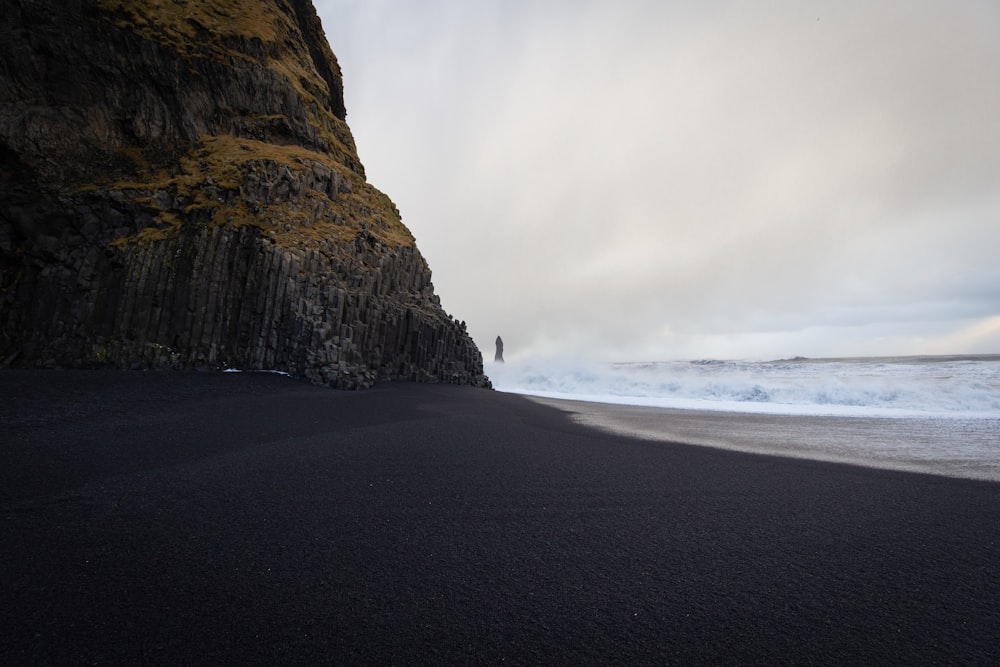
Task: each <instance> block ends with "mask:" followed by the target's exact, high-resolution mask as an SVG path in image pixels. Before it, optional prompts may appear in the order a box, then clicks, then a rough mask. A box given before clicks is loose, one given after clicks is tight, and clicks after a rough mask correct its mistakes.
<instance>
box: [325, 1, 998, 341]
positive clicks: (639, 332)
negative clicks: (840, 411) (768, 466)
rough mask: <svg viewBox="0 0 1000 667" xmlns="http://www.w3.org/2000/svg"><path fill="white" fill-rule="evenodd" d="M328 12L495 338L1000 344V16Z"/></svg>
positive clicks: (398, 190) (421, 214) (384, 176)
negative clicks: (999, 323)
mask: <svg viewBox="0 0 1000 667" xmlns="http://www.w3.org/2000/svg"><path fill="white" fill-rule="evenodd" d="M317 8H318V9H319V11H320V14H321V16H322V18H323V23H324V27H325V29H326V32H327V36H328V37H329V39H330V42H331V45H332V46H333V49H334V52H335V53H336V54H337V56H338V58H339V60H340V62H341V67H342V68H343V70H344V76H345V90H346V97H347V108H348V122H349V123H350V125H351V128H352V130H353V131H354V134H355V137H356V139H357V142H358V146H359V149H360V152H361V158H362V160H363V161H364V163H365V165H366V167H367V169H368V174H369V179H370V180H371V181H372V182H373V183H374V184H375V185H376V186H377V187H379V188H381V189H382V190H384V191H385V192H387V193H388V194H389V195H390V196H391V197H392V198H393V200H394V201H395V202H396V203H397V205H398V206H399V208H400V210H401V212H402V214H403V218H404V222H406V223H407V225H408V226H409V227H410V229H411V230H412V231H413V232H414V234H415V235H416V237H417V242H418V244H419V246H420V248H421V250H422V251H423V253H424V255H425V256H426V257H427V259H428V261H429V263H430V265H431V267H432V268H433V269H434V271H435V274H434V276H435V279H434V282H435V286H436V288H437V290H438V292H439V294H440V295H441V298H442V301H443V303H444V305H445V307H446V308H448V309H449V310H450V311H451V312H453V313H454V314H455V315H456V316H457V317H459V318H461V319H464V320H466V321H467V322H468V323H469V327H470V331H471V332H472V334H473V336H474V337H475V338H476V340H477V342H478V343H479V344H480V346H481V347H482V348H483V349H485V350H489V349H491V345H492V340H493V338H494V337H495V336H496V335H497V334H498V333H499V334H502V335H503V336H504V339H505V341H507V348H508V351H507V354H508V356H512V357H515V358H516V356H517V355H519V354H528V353H537V354H550V353H557V352H561V353H565V354H574V353H580V352H581V351H582V350H586V351H587V352H588V354H591V355H592V356H596V357H601V358H607V359H652V358H656V359H663V358H678V357H681V358H683V357H706V356H714V357H724V356H730V357H732V356H738V357H761V356H784V355H792V354H804V355H810V356H820V355H838V354H855V353H878V354H892V353H898V354H905V353H915V352H923V351H931V350H933V351H937V352H942V351H950V352H963V351H966V352H975V351H979V352H985V351H997V350H1000V327H993V326H992V325H991V324H990V323H991V322H994V319H991V318H996V317H998V316H1000V262H997V261H996V258H995V255H996V248H1000V188H998V187H997V174H1000V120H997V119H1000V78H998V77H997V76H996V73H997V71H1000V9H998V8H997V6H996V4H995V3H993V2H990V1H988V0H982V1H972V0H966V1H960V2H954V3H940V2H929V1H927V2H919V1H918V2H911V3H905V4H895V3H893V4H889V3H885V4H880V3H867V2H865V3H861V2H762V3H728V2H717V3H663V2H620V3H603V2H577V1H574V2H568V1H567V2H560V1H554V0H550V1H548V2H516V1H514V2H510V1H507V2H499V1H495V2H476V3H463V2H448V1H444V0H438V1H431V2H406V1H403V0H398V1H390V0H383V1H378V0H366V1H365V2H336V1H332V0H327V1H325V2H323V1H320V2H317ZM991 327H992V328H991ZM944 344H950V345H954V346H961V347H962V348H963V349H952V350H941V349H940V347H941V346H942V345H944Z"/></svg>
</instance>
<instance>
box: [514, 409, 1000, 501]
mask: <svg viewBox="0 0 1000 667" xmlns="http://www.w3.org/2000/svg"><path fill="white" fill-rule="evenodd" d="M519 395H520V394H519ZM524 396H525V398H528V399H529V400H532V401H535V402H537V403H539V404H541V405H546V406H549V407H553V408H556V409H558V410H562V411H564V412H566V413H568V414H570V415H571V416H572V418H573V420H574V421H576V422H578V423H580V424H582V425H585V426H592V427H594V428H598V429H602V430H604V431H606V432H608V433H614V434H617V435H621V436H625V437H634V438H640V439H645V440H651V441H657V442H664V443H666V442H671V443H678V444H686V445H694V446H700V447H712V448H716V449H722V450H727V451H735V452H744V453H749V454H765V455H772V456H785V457H790V458H801V459H809V460H815V461H825V462H828V463H847V464H851V465H858V466H864V467H869V468H876V469H882V470H896V471H902V472H914V473H927V474H934V475H942V476H946V477H953V478H961V479H975V480H983V481H993V482H997V481H1000V435H998V434H1000V418H997V419H984V418H974V419H972V418H968V419H966V418H946V419H942V418H938V417H881V416H873V417H862V416H833V415H780V414H770V413H751V412H731V411H723V410H718V411H716V410H692V409H686V408H666V407H657V406H640V405H626V404H619V403H601V402H597V401H582V400H572V399H564V398H548V397H541V396H531V395H524ZM859 442H860V443H863V444H860V445H858V444H856V443H859ZM991 445H992V447H991Z"/></svg>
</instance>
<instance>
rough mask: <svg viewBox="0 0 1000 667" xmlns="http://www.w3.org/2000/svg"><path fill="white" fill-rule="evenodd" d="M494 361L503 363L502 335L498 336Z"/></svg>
mask: <svg viewBox="0 0 1000 667" xmlns="http://www.w3.org/2000/svg"><path fill="white" fill-rule="evenodd" d="M493 361H499V362H500V363H501V364H502V363H503V339H502V338H500V336H497V354H496V356H495V357H493Z"/></svg>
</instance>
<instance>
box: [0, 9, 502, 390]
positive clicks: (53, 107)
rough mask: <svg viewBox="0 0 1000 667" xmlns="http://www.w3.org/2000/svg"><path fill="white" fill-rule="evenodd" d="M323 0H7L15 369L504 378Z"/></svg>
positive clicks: (5, 197) (9, 341)
mask: <svg viewBox="0 0 1000 667" xmlns="http://www.w3.org/2000/svg"><path fill="white" fill-rule="evenodd" d="M344 120H345V109H344V101H343V87H342V83H341V75H340V69H339V66H338V65H337V61H336V59H335V57H334V55H333V53H332V52H331V51H330V48H329V46H328V44H327V42H326V38H325V36H324V34H323V30H322V26H321V25H320V22H319V19H318V17H317V16H316V13H315V10H314V9H313V7H312V4H311V2H310V1H309V0H73V1H71V2H56V1H55V0H52V1H39V0H3V2H2V3H0V314H2V316H0V363H3V364H6V365H10V364H14V365H21V366H27V365H30V366H37V365H41V366H56V365H58V366H93V365H110V366H116V367H128V368H151V367H174V368H222V367H227V366H231V367H238V368H245V369H280V370H286V371H288V372H290V373H292V374H294V375H299V376H305V377H308V378H311V379H312V380H314V381H316V382H321V383H325V384H330V385H332V386H336V387H345V388H352V387H363V386H368V385H370V384H371V383H372V382H373V381H374V380H375V379H378V378H385V379H410V380H422V381H447V382H459V383H470V384H477V385H487V384H488V381H487V380H486V378H485V377H484V375H483V368H482V356H481V354H480V352H479V350H478V349H477V348H476V346H475V344H474V343H473V342H472V340H471V339H470V337H469V336H468V334H467V333H466V331H465V326H464V323H459V322H456V321H455V320H453V319H452V318H451V317H450V316H448V315H447V314H446V313H445V312H444V311H443V310H442V308H441V306H440V302H439V301H438V298H437V297H436V296H435V294H434V290H433V286H432V285H431V280H430V278H431V274H430V270H429V269H428V267H427V264H426V262H425V261H424V259H423V258H422V257H421V255H420V253H419V251H418V250H417V248H416V245H415V243H414V239H413V237H412V236H411V234H410V232H409V231H408V230H407V229H406V227H405V226H404V225H403V224H402V222H401V221H400V216H399V212H398V211H397V210H396V207H395V206H394V205H393V204H392V202H391V201H390V200H389V199H388V198H387V197H386V196H385V195H384V194H382V193H381V192H379V191H378V190H376V189H375V188H373V187H372V186H371V185H369V184H368V183H367V182H366V180H365V174H364V169H363V167H362V165H361V162H360V160H359V159H358V156H357V151H356V149H355V145H354V140H353V138H352V136H351V132H350V130H349V128H348V126H347V125H346V123H345V122H344Z"/></svg>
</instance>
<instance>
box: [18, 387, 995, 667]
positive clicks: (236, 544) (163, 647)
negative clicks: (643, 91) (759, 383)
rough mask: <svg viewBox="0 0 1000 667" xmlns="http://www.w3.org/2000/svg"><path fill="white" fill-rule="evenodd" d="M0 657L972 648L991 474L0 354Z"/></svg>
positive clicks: (509, 656)
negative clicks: (738, 447)
mask: <svg viewBox="0 0 1000 667" xmlns="http://www.w3.org/2000/svg"><path fill="white" fill-rule="evenodd" d="M0 398H2V400H0V435H2V452H3V454H2V456H3V466H2V471H0V482H2V483H0V494H2V502H3V533H2V535H3V539H2V547H0V559H2V563H3V612H2V619H0V621H2V627H3V632H2V635H0V642H2V644H0V663H2V664H5V665H18V664H225V663H228V664H269V665H270V664H356V663H368V664H411V663H439V664H442V663H466V664H476V663H488V664H492V663H510V664H539V663H562V664H608V663H627V664H640V663H648V664H691V663H717V664H738V663H740V664H747V663H751V664H790V663H794V664H844V663H851V664H872V663H878V664H930V663H938V664H941V663H948V664H995V663H997V662H998V661H1000V483H995V482H985V481H974V480H962V479H952V478H947V477H937V476H932V475H923V474H914V473H906V472H895V471H888V470H875V469H868V468H862V467H854V466H849V465H842V464H835V463H824V462H817V461H811V460H805V459H786V458H779V457H773V456H764V455H753V454H745V453H739V452H728V451H721V450H716V449H710V448H703V447H694V446H686V445H675V444H670V443H660V442H651V441H643V440H637V439H630V438H628V437H624V436H616V435H611V434H607V433H604V432H601V431H598V430H596V429H589V428H587V427H585V426H581V425H578V424H576V423H574V422H573V421H572V420H571V419H570V418H569V416H567V415H566V414H565V413H563V412H560V411H559V410H556V409H553V408H551V407H547V406H544V405H540V404H538V403H536V402H532V401H530V400H528V399H525V398H523V397H519V396H514V395H509V394H502V393H498V392H489V391H485V390H478V389H469V388H461V387H451V386H428V385H408V384H399V385H384V386H380V387H377V388H376V389H374V390H371V391H367V392H360V393H348V392H336V391H331V390H327V389H322V388H317V387H312V386H309V385H307V384H303V383H301V382H298V381H296V380H292V379H289V378H286V377H281V376H276V375H270V374H194V373H114V372H98V371H93V372H90V371H75V372H62V371H3V372H0Z"/></svg>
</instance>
